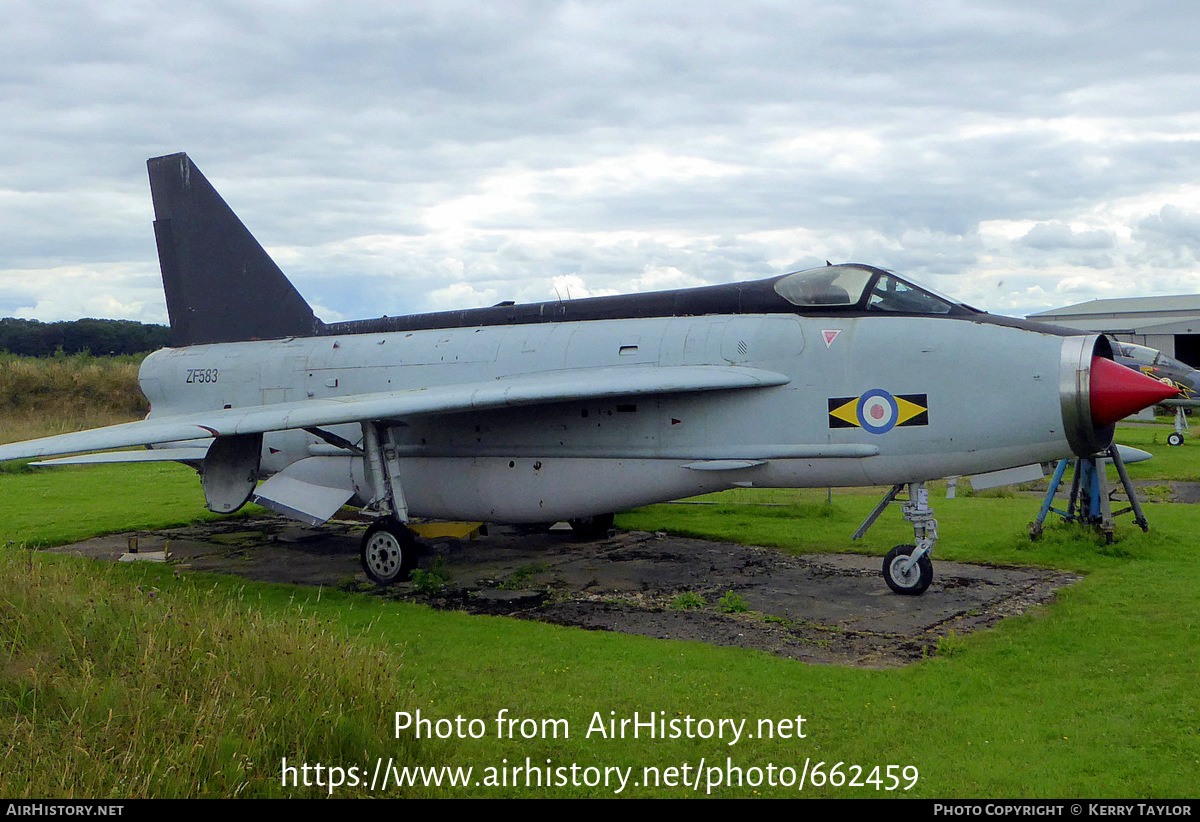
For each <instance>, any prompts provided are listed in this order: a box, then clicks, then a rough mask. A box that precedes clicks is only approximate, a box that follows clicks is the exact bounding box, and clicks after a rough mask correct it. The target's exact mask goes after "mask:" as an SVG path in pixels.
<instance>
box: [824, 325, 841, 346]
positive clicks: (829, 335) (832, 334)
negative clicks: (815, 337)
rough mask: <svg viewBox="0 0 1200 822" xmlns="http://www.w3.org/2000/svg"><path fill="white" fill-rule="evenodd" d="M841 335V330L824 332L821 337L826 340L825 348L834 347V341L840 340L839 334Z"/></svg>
mask: <svg viewBox="0 0 1200 822" xmlns="http://www.w3.org/2000/svg"><path fill="white" fill-rule="evenodd" d="M841 333H842V329H840V328H839V329H836V330H830V331H822V332H821V336H822V337H824V338H825V347H826V348H828V347H829V346H831V345H833V341H834V340H836V339H837V338H838V334H841Z"/></svg>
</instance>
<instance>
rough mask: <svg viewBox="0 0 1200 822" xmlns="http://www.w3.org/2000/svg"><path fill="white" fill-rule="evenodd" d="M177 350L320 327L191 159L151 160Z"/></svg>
mask: <svg viewBox="0 0 1200 822" xmlns="http://www.w3.org/2000/svg"><path fill="white" fill-rule="evenodd" d="M146 166H147V167H148V168H149V170H150V195H151V197H152V198H153V199H154V239H155V241H156V242H157V243H158V262H159V265H160V266H161V267H162V278H163V290H164V291H165V292H166V295H167V313H168V314H169V315H170V318H171V345H173V346H184V345H196V344H199V343H218V342H240V341H243V340H255V339H277V338H279V337H293V336H294V337H302V336H310V335H312V334H314V333H316V332H317V331H318V330H319V329H320V328H321V326H322V323H321V321H320V320H319V319H317V317H316V316H315V315H314V314H313V310H312V308H310V307H309V305H308V303H307V302H305V301H304V298H303V297H301V296H300V292H298V291H297V290H296V289H295V287H293V286H292V284H291V283H290V282H288V279H287V277H285V276H284V274H283V272H282V271H280V270H279V266H277V265H275V261H274V260H272V259H271V258H270V257H269V256H268V255H267V252H266V251H264V250H263V247H262V246H261V245H259V244H258V241H257V240H255V239H254V237H253V236H252V235H251V234H250V232H249V231H247V230H246V227H245V226H244V225H242V221H241V220H239V219H238V218H237V215H236V214H234V213H233V210H232V209H230V208H229V206H227V205H226V204H225V201H224V200H222V199H221V195H220V194H218V193H217V191H216V189H214V188H213V187H212V184H211V183H209V182H208V180H206V179H205V178H204V175H203V174H201V173H200V170H199V169H198V168H196V166H195V165H194V164H193V163H192V161H191V160H190V159H189V158H188V156H187V155H186V154H171V155H168V156H166V157H154V158H152V159H150V160H148V161H146Z"/></svg>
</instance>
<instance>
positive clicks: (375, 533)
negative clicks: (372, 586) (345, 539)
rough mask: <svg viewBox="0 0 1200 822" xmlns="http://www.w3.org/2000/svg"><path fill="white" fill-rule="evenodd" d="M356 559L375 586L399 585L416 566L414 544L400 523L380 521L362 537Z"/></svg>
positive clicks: (414, 540)
mask: <svg viewBox="0 0 1200 822" xmlns="http://www.w3.org/2000/svg"><path fill="white" fill-rule="evenodd" d="M359 559H360V560H361V561H362V568H363V571H365V572H366V574H367V576H368V577H369V578H370V579H371V581H372V582H374V583H376V584H377V585H392V584H393V583H396V582H403V581H405V580H406V579H408V575H409V574H410V573H412V570H413V569H414V568H416V567H417V541H416V539H415V538H414V537H413V534H412V531H410V530H408V529H407V528H406V527H404V525H402V524H401V523H399V522H396V521H395V520H393V519H382V520H379V521H378V522H376V523H375V524H374V525H372V526H371V527H370V528H368V529H367V533H365V534H363V538H362V548H361V551H360V552H359Z"/></svg>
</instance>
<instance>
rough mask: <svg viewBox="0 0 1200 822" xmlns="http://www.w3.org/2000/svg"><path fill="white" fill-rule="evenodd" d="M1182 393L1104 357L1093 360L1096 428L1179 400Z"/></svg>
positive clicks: (1093, 416) (1093, 397)
mask: <svg viewBox="0 0 1200 822" xmlns="http://www.w3.org/2000/svg"><path fill="white" fill-rule="evenodd" d="M1178 394H1179V390H1178V389H1177V388H1175V387H1173V386H1170V385H1167V384H1166V383H1163V382H1159V381H1158V380H1156V379H1153V378H1151V377H1147V376H1146V375H1145V374H1140V373H1138V372H1137V371H1134V370H1133V369H1132V368H1126V367H1125V366H1123V365H1118V364H1117V363H1115V362H1113V361H1112V360H1106V359H1104V358H1103V357H1093V358H1092V376H1091V406H1092V423H1093V424H1094V425H1095V426H1096V427H1097V428H1104V427H1105V426H1108V425H1112V424H1113V423H1115V422H1116V421H1117V420H1120V419H1124V418H1125V417H1128V416H1129V415H1130V414H1133V413H1136V412H1138V411H1141V410H1142V409H1143V408H1147V407H1149V406H1151V405H1154V404H1156V403H1159V402H1162V401H1163V400H1169V399H1171V398H1172V397H1175V396H1178Z"/></svg>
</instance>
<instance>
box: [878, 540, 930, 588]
mask: <svg viewBox="0 0 1200 822" xmlns="http://www.w3.org/2000/svg"><path fill="white" fill-rule="evenodd" d="M915 550H916V546H915V545H897V546H896V547H895V548H893V549H892V550H890V551H888V555H887V556H886V557H884V560H883V578H884V579H885V580H886V581H887V584H888V587H889V588H891V589H892V590H893V591H895V592H896V593H897V594H908V595H911V596H916V595H917V594H921V593H924V591H925V589H926V588H928V587H929V583H931V582H933V562H932V561H931V560H930V559H929V554H928V553H923V554H921V556H920V557H918V558H917V561H916V562H912V561H911V557H912V553H913V551H915Z"/></svg>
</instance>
